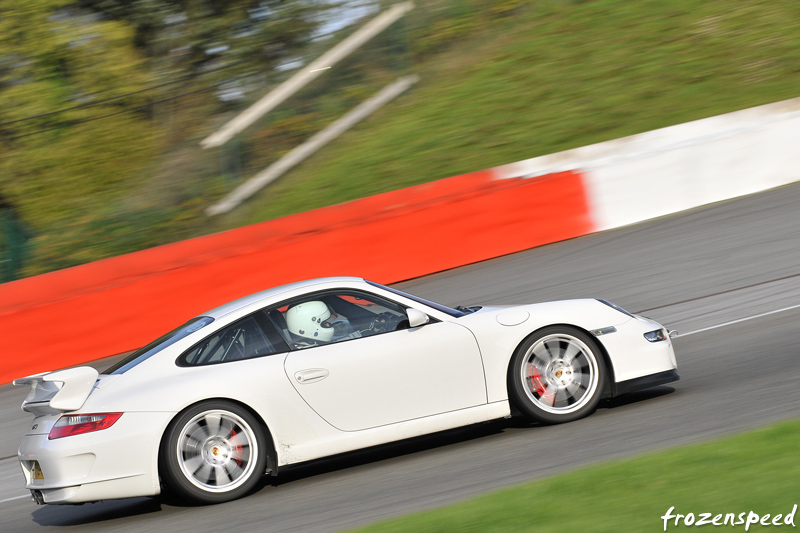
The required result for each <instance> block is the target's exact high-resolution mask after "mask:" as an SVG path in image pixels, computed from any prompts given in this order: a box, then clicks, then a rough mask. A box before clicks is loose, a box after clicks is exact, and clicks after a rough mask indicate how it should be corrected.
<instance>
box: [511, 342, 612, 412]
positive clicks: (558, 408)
mask: <svg viewBox="0 0 800 533" xmlns="http://www.w3.org/2000/svg"><path fill="white" fill-rule="evenodd" d="M605 379H606V368H605V363H604V361H603V356H602V355H601V354H600V351H599V348H598V347H597V344H596V343H595V340H594V339H592V338H591V337H590V336H589V335H588V334H586V333H584V332H583V331H581V330H578V329H575V328H571V327H567V326H552V327H547V328H544V329H541V330H539V331H538V332H536V333H535V334H533V335H531V336H530V337H528V338H527V339H525V341H524V342H523V343H522V344H521V345H520V346H519V347H518V348H517V350H516V352H515V353H514V356H513V357H512V358H511V364H510V367H509V375H508V382H509V383H508V385H509V395H510V399H511V401H512V402H513V403H514V405H515V406H516V407H517V408H518V409H519V410H520V411H521V412H522V413H523V414H524V415H525V416H527V417H528V418H530V419H532V420H535V421H538V422H544V423H547V424H558V423H562V422H570V421H572V420H577V419H578V418H581V417H583V416H586V415H587V414H589V413H591V412H592V411H593V410H594V409H595V408H596V407H597V403H598V402H599V401H600V395H601V393H602V389H603V384H604V383H605Z"/></svg>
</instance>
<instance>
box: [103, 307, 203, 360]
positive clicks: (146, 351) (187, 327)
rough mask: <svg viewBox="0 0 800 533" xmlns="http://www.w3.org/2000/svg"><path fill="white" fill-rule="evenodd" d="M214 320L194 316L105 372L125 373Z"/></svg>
mask: <svg viewBox="0 0 800 533" xmlns="http://www.w3.org/2000/svg"><path fill="white" fill-rule="evenodd" d="M213 321H214V319H213V318H211V317H209V316H200V317H197V318H193V319H192V320H190V321H189V322H187V323H186V324H184V325H182V326H181V327H179V328H176V329H173V330H172V331H170V332H169V333H167V334H166V335H163V336H161V337H159V338H158V339H156V340H154V341H153V342H151V343H150V344H148V345H147V346H145V347H144V348H140V349H138V350H136V351H135V352H133V353H132V354H130V355H129V356H128V357H126V358H125V359H123V360H121V361H118V362H117V363H116V364H115V365H113V366H111V367H110V368H107V369H105V370H104V371H103V374H124V373H125V372H127V371H128V370H130V369H131V368H133V367H135V366H136V365H138V364H139V363H141V362H142V361H146V360H147V359H149V358H151V357H153V356H154V355H155V354H157V353H158V352H160V351H161V350H163V349H164V348H167V347H168V346H172V345H173V344H175V343H176V342H178V341H179V340H181V339H183V338H185V337H187V336H189V335H191V334H192V333H194V332H195V331H199V330H201V329H203V328H204V327H206V326H207V325H209V324H211V323H212V322H213Z"/></svg>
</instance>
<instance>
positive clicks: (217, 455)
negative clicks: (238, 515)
mask: <svg viewBox="0 0 800 533" xmlns="http://www.w3.org/2000/svg"><path fill="white" fill-rule="evenodd" d="M177 444H178V445H177V449H176V452H177V459H178V465H179V466H180V469H181V472H182V473H183V475H184V477H185V478H186V479H187V480H188V481H189V482H190V483H191V484H192V485H194V486H196V487H198V488H200V489H202V490H204V491H208V492H216V493H221V492H228V491H231V490H233V489H235V488H236V487H239V486H240V485H242V484H243V483H245V482H246V481H247V480H248V479H250V477H251V475H252V474H253V470H254V469H255V467H256V463H257V462H258V461H257V460H258V454H259V453H260V450H259V449H258V441H257V440H256V436H255V433H254V432H253V430H252V428H251V427H250V425H249V424H248V423H247V422H246V421H245V420H243V419H242V418H241V417H239V416H238V415H236V414H234V413H231V412H230V411H226V410H222V409H213V410H209V411H203V412H202V413H199V414H197V415H196V416H194V417H193V418H192V419H190V420H189V421H188V422H187V423H186V424H185V425H184V426H183V429H182V430H181V433H180V436H179V437H178V443H177Z"/></svg>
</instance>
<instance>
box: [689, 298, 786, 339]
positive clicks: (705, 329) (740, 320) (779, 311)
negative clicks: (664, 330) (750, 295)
mask: <svg viewBox="0 0 800 533" xmlns="http://www.w3.org/2000/svg"><path fill="white" fill-rule="evenodd" d="M792 309H800V304H798V305H792V306H790V307H784V308H783V309H776V310H775V311H767V312H766V313H761V314H758V315H753V316H748V317H745V318H740V319H739V320H731V321H730V322H724V323H722V324H717V325H716V326H709V327H707V328H702V329H696V330H694V331H690V332H689V333H679V334H678V337H686V336H688V335H694V334H695V333H702V332H704V331H709V330H712V329H717V328H724V327H725V326H731V325H733V324H738V323H739V322H746V321H748V320H753V319H755V318H761V317H764V316H769V315H774V314H776V313H783V312H784V311H791V310H792Z"/></svg>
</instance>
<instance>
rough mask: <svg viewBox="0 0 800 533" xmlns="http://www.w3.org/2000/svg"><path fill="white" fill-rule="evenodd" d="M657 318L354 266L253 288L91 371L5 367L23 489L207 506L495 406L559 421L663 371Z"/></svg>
mask: <svg viewBox="0 0 800 533" xmlns="http://www.w3.org/2000/svg"><path fill="white" fill-rule="evenodd" d="M677 379H678V374H677V372H676V362H675V354H674V351H673V348H672V342H671V340H670V335H669V332H668V331H667V330H665V329H664V327H663V326H661V325H660V324H658V323H656V322H653V321H652V320H649V319H647V318H644V317H641V316H635V315H632V314H630V313H628V312H626V311H624V310H623V309H621V308H619V307H617V306H615V305H613V304H610V303H608V302H606V301H603V300H593V299H586V300H570V301H560V302H549V303H539V304H532V305H522V306H515V307H459V308H456V309H451V308H449V307H446V306H443V305H439V304H436V303H433V302H430V301H427V300H424V299H421V298H418V297H415V296H412V295H409V294H405V293H403V292H400V291H398V290H395V289H393V288H389V287H384V286H382V285H379V284H377V283H372V282H369V281H365V280H362V279H359V278H326V279H318V280H312V281H306V282H302V283H294V284H291V285H286V286H282V287H278V288H274V289H270V290H267V291H264V292H260V293H257V294H254V295H251V296H248V297H245V298H242V299H239V300H236V301H234V302H231V303H228V304H226V305H224V306H222V307H219V308H217V309H214V310H212V311H209V312H208V313H205V314H203V315H202V316H198V317H196V318H193V319H192V320H190V321H189V322H187V323H186V324H184V325H183V326H181V327H179V328H177V329H175V330H173V331H171V332H169V333H167V334H166V335H164V336H163V337H161V338H159V339H157V340H155V341H153V342H152V343H150V344H148V345H147V346H145V347H144V348H141V349H140V350H137V351H136V352H134V353H132V354H130V355H129V356H128V357H126V358H125V359H123V360H121V361H120V362H118V363H117V364H115V365H114V366H112V367H111V368H109V369H108V370H106V371H104V372H103V373H102V374H99V375H98V372H97V371H96V370H95V369H93V368H91V367H78V368H72V369H68V370H62V371H58V372H51V373H46V374H39V375H36V376H30V377H26V378H22V379H18V380H16V381H15V382H14V383H15V384H16V385H26V386H29V387H30V388H31V390H30V392H29V394H28V396H27V398H25V401H24V402H23V404H22V409H24V410H25V411H28V412H31V413H33V414H34V415H35V418H34V420H33V422H32V423H31V425H30V429H29V430H28V432H27V434H26V435H25V437H24V438H23V441H22V445H21V446H20V449H19V461H20V464H21V466H22V472H23V474H24V475H25V479H26V483H27V488H29V489H30V490H31V494H32V497H33V500H34V501H35V502H37V503H51V504H66V503H80V502H88V501H96V500H101V499H102V500H107V499H113V498H127V497H134V496H148V495H156V494H159V493H160V492H161V491H162V489H168V490H169V491H170V492H171V493H173V494H175V495H177V496H178V497H180V498H183V499H187V500H190V501H194V502H198V503H216V502H223V501H228V500H231V499H234V498H237V497H240V496H242V495H244V494H245V493H247V492H248V491H250V490H251V489H252V488H253V487H254V486H255V485H256V483H257V482H258V480H259V478H260V476H261V475H262V474H265V473H269V474H271V475H277V474H278V473H279V472H280V470H281V468H283V467H285V466H287V465H291V464H296V463H300V462H303V461H309V460H312V459H317V458H320V457H325V456H329V455H333V454H338V453H342V452H347V451H350V450H356V449H359V448H365V447H369V446H374V445H378V444H382V443H386V442H391V441H396V440H400V439H406V438H410V437H415V436H418V435H422V434H425V433H432V432H436V431H442V430H446V429H450V428H454V427H458V426H464V425H467V424H474V423H478V422H483V421H487V420H492V419H497V418H503V417H509V416H511V411H512V406H513V407H516V408H517V409H518V410H519V411H520V412H521V413H522V414H523V415H525V416H526V417H528V418H530V419H532V420H536V421H539V422H544V423H559V422H568V421H570V420H575V419H577V418H580V417H582V416H585V415H587V414H589V413H590V412H591V411H592V410H594V409H595V407H596V406H597V403H598V402H599V401H600V399H601V398H604V397H612V396H617V395H620V394H624V393H626V392H629V391H633V390H637V389H642V388H646V387H651V386H655V385H660V384H663V383H669V382H672V381H676V380H677Z"/></svg>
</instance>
